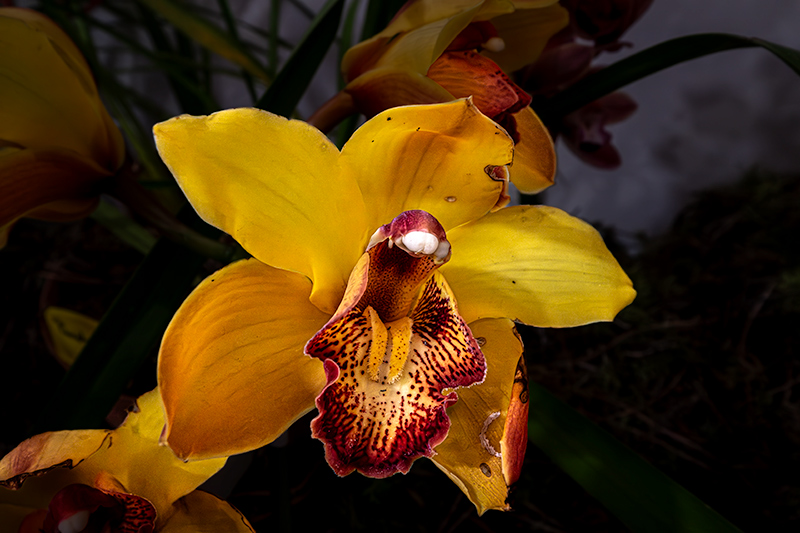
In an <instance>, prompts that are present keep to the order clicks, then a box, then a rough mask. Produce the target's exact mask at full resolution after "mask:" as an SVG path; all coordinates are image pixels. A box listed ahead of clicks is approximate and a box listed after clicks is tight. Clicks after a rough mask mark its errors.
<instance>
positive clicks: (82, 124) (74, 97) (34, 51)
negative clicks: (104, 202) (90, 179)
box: [0, 8, 124, 170]
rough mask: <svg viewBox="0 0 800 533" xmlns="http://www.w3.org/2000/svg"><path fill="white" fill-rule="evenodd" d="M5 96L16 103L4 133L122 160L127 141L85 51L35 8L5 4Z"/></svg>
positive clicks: (32, 144)
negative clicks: (107, 107)
mask: <svg viewBox="0 0 800 533" xmlns="http://www.w3.org/2000/svg"><path fill="white" fill-rule="evenodd" d="M0 48H2V50H3V53H2V55H0V101H2V102H5V103H13V105H10V106H8V109H6V110H5V111H4V113H3V120H2V121H0V139H5V140H7V141H13V142H14V143H17V144H18V145H21V146H24V147H26V148H45V147H51V146H53V147H62V148H66V149H69V150H74V151H75V152H77V153H78V154H80V155H82V156H85V157H88V158H90V159H92V160H94V161H97V163H98V164H100V165H101V166H102V167H103V168H105V169H106V170H115V169H116V168H118V167H119V166H120V165H121V164H122V160H123V157H124V143H123V141H122V135H121V134H120V132H119V130H118V129H117V128H116V126H114V124H113V122H112V120H111V118H110V117H109V116H108V113H107V111H106V110H105V107H103V104H102V102H101V101H100V97H99V95H98V93H97V88H96V87H95V84H94V80H93V78H92V76H91V72H90V71H89V68H88V66H87V64H86V62H85V61H84V59H83V57H81V55H80V52H79V51H78V49H77V48H76V47H75V45H74V44H73V43H72V42H71V41H70V39H69V38H68V37H67V35H66V34H65V33H64V32H63V31H61V29H60V28H58V26H56V25H55V24H54V23H53V22H52V21H51V20H50V19H48V18H47V17H45V16H44V15H42V14H40V13H37V12H35V11H31V10H26V9H15V8H2V9H1V10H0Z"/></svg>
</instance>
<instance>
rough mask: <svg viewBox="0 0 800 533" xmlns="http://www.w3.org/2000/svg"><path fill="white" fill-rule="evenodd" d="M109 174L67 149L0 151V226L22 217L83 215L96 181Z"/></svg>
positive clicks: (93, 198)
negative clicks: (1, 177) (0, 177)
mask: <svg viewBox="0 0 800 533" xmlns="http://www.w3.org/2000/svg"><path fill="white" fill-rule="evenodd" d="M109 174H110V173H109V172H108V171H106V170H104V169H103V168H102V167H100V166H98V165H97V164H96V163H94V162H93V161H92V160H91V159H88V158H86V157H83V156H81V155H79V154H77V153H75V152H71V151H69V150H62V149H51V150H20V149H18V148H8V147H7V148H3V149H0V175H2V176H3V179H2V182H0V226H5V225H7V224H10V223H12V222H13V221H14V220H17V219H18V218H20V217H22V216H37V215H38V216H39V217H40V218H49V217H57V216H58V215H59V213H63V214H64V215H66V216H72V215H76V214H77V215H80V214H84V213H85V212H86V209H87V207H92V206H93V205H95V204H96V197H97V194H98V192H99V190H98V186H97V184H98V182H99V181H100V180H102V179H103V178H105V177H106V176H108V175H109ZM37 210H38V211H37Z"/></svg>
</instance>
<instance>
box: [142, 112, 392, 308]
mask: <svg viewBox="0 0 800 533" xmlns="http://www.w3.org/2000/svg"><path fill="white" fill-rule="evenodd" d="M154 132H155V137H156V145H157V147H158V150H159V153H160V154H161V157H162V159H164V161H165V163H166V164H167V166H168V167H169V169H170V170H171V171H172V173H173V174H174V175H175V178H176V180H177V181H178V183H179V185H180V186H181V188H182V189H183V192H184V193H185V194H186V196H187V198H188V199H189V201H190V202H191V203H192V205H193V206H194V208H195V209H196V210H197V212H198V214H199V215H200V216H201V217H202V218H203V219H204V220H205V221H206V222H208V223H209V224H212V225H214V226H216V227H218V228H220V229H221V230H223V231H225V232H227V233H229V234H230V235H232V236H233V237H234V238H235V239H236V240H237V241H238V242H239V243H240V244H241V245H242V246H243V247H244V248H245V249H246V250H247V251H248V252H250V253H251V254H253V255H254V256H255V257H256V258H257V259H259V260H260V261H262V262H263V263H266V264H269V265H272V266H275V267H277V268H282V269H285V270H291V271H295V272H299V273H301V274H303V275H305V276H308V277H309V278H310V279H311V280H312V282H313V283H314V286H313V291H312V294H311V301H312V302H314V304H315V305H317V306H318V307H319V308H320V309H323V310H325V311H327V312H328V313H332V312H333V310H334V309H336V305H337V304H338V302H339V299H340V298H341V296H342V294H343V293H344V288H345V284H346V281H347V276H348V274H349V273H350V269H351V268H352V266H353V265H354V264H355V262H356V261H357V260H358V257H359V256H360V255H361V253H362V252H363V248H361V244H362V243H363V241H364V239H366V232H367V230H368V229H369V228H368V226H367V225H366V224H365V219H364V207H363V201H362V199H361V193H360V192H359V190H358V186H357V184H356V183H355V182H354V181H353V180H352V178H351V177H350V176H348V175H347V174H342V173H340V172H339V163H338V158H339V151H338V150H337V149H336V147H335V146H334V145H333V144H332V143H331V142H330V141H329V140H328V139H327V137H325V136H324V135H323V134H322V133H320V132H319V131H318V130H316V129H315V128H313V127H311V126H309V125H308V124H305V123H304V122H300V121H297V120H287V119H285V118H283V117H279V116H277V115H273V114H271V113H268V112H266V111H261V110H258V109H249V108H247V109H230V110H226V111H220V112H217V113H214V114H212V115H209V116H204V117H190V116H188V115H184V116H180V117H176V118H174V119H171V120H168V121H166V122H162V123H161V124H157V125H156V126H155V128H154ZM387 141H388V140H387ZM388 142H391V141H388Z"/></svg>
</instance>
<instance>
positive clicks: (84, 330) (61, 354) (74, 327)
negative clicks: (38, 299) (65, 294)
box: [44, 305, 98, 368]
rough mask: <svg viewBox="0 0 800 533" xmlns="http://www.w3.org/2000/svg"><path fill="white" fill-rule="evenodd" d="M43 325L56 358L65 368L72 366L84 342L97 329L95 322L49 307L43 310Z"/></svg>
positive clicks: (81, 315)
mask: <svg viewBox="0 0 800 533" xmlns="http://www.w3.org/2000/svg"><path fill="white" fill-rule="evenodd" d="M44 323H45V324H46V325H47V331H48V332H49V333H50V338H51V339H52V341H53V348H54V350H55V355H56V358H57V359H58V362H59V363H61V364H62V365H63V366H64V367H65V368H69V367H70V366H72V363H74V362H75V359H77V357H78V354H80V353H81V350H83V347H84V346H86V341H88V340H89V337H91V336H92V333H94V330H95V329H97V324H98V322H97V320H95V319H93V318H90V317H88V316H86V315H83V314H81V313H78V312H76V311H72V310H71V309H65V308H63V307H56V306H53V305H51V306H50V307H48V308H46V309H45V310H44Z"/></svg>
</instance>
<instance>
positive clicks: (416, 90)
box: [345, 67, 454, 117]
mask: <svg viewBox="0 0 800 533" xmlns="http://www.w3.org/2000/svg"><path fill="white" fill-rule="evenodd" d="M345 91H347V93H348V94H350V95H351V96H352V97H353V100H354V101H355V103H356V106H357V107H358V109H359V111H361V112H362V113H363V114H364V115H366V116H368V117H372V116H374V115H377V114H378V113H380V112H381V111H383V110H384V109H389V108H390V107H397V106H401V105H407V104H409V103H411V102H413V103H414V104H436V103H441V102H449V101H451V100H453V99H454V96H453V95H452V94H450V93H449V92H447V91H446V90H445V89H443V88H442V87H441V86H440V85H439V84H438V83H436V82H435V81H433V80H432V79H430V78H428V77H427V76H425V75H423V74H419V73H417V72H411V71H408V70H404V69H399V68H392V67H380V68H376V69H375V70H370V71H369V72H366V73H365V74H363V75H361V76H359V77H358V78H356V79H355V80H353V81H352V82H350V83H349V84H348V85H347V87H345Z"/></svg>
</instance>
